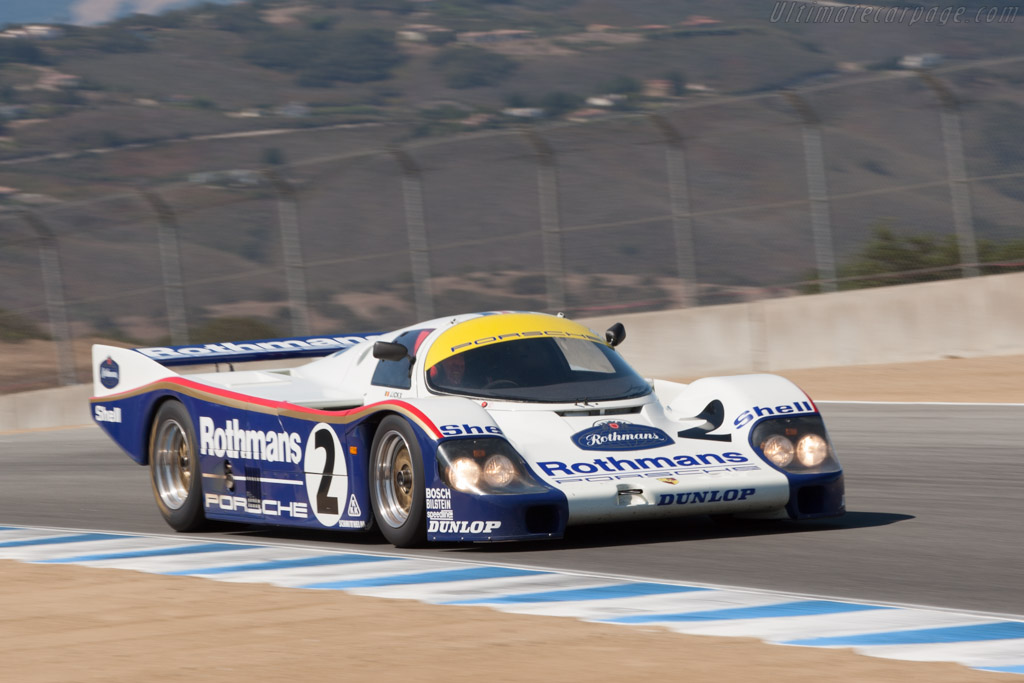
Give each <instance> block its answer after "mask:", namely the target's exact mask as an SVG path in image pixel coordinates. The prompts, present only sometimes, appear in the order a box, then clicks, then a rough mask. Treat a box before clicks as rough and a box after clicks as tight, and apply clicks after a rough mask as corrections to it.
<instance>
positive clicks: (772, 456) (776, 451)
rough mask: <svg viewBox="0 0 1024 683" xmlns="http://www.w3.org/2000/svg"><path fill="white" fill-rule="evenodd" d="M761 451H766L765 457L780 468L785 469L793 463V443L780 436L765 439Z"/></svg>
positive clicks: (775, 435)
mask: <svg viewBox="0 0 1024 683" xmlns="http://www.w3.org/2000/svg"><path fill="white" fill-rule="evenodd" d="M761 450H762V451H764V457H766V458H768V459H769V460H771V461H772V462H773V463H775V464H776V465H777V466H779V467H785V466H786V465H788V464H789V463H791V462H793V442H792V441H790V440H789V439H787V438H786V437H784V436H780V435H779V434H774V435H772V436H769V437H768V438H767V439H765V441H764V443H762V444H761Z"/></svg>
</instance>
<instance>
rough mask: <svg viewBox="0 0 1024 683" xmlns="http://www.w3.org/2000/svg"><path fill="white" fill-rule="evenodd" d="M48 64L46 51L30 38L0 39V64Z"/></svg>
mask: <svg viewBox="0 0 1024 683" xmlns="http://www.w3.org/2000/svg"><path fill="white" fill-rule="evenodd" d="M5 63H17V64H49V63H50V60H49V59H48V58H47V57H46V53H44V52H43V51H42V50H40V49H39V47H38V46H37V45H36V44H35V43H33V42H32V41H30V40H25V39H23V38H5V39H3V40H0V64H5Z"/></svg>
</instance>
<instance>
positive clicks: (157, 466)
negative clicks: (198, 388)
mask: <svg viewBox="0 0 1024 683" xmlns="http://www.w3.org/2000/svg"><path fill="white" fill-rule="evenodd" d="M196 446H197V444H196V433H195V429H193V427H192V418H190V417H189V414H188V410H186V409H185V406H183V405H182V404H181V403H180V402H178V401H167V402H166V403H164V404H163V405H161V406H160V409H159V410H157V413H156V419H155V420H154V421H153V429H152V431H150V435H149V473H150V479H151V480H152V482H153V495H154V496H156V505H157V507H158V508H159V509H160V514H161V515H163V517H164V519H165V520H166V521H167V523H168V524H169V525H171V527H172V528H174V529H176V530H178V531H194V530H196V529H198V528H200V527H201V526H202V525H203V523H204V522H205V521H206V519H205V517H204V515H203V500H202V499H203V491H202V481H201V479H202V476H201V474H200V471H199V451H198V449H197V448H196Z"/></svg>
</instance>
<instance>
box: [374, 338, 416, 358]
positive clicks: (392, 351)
mask: <svg viewBox="0 0 1024 683" xmlns="http://www.w3.org/2000/svg"><path fill="white" fill-rule="evenodd" d="M408 355H409V349H407V348H405V346H403V345H402V344H398V343H396V342H386V341H379V342H374V343H373V357H374V358H376V359H378V360H393V361H399V360H404V359H405V357H406V356H408Z"/></svg>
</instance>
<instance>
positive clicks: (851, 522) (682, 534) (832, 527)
mask: <svg viewBox="0 0 1024 683" xmlns="http://www.w3.org/2000/svg"><path fill="white" fill-rule="evenodd" d="M909 519H914V516H913V515H905V514H899V513H891V512H866V511H865V512H847V513H846V514H845V515H843V516H842V517H835V518H830V519H815V520H805V521H801V522H793V521H789V520H745V519H734V518H727V519H711V518H710V517H703V516H702V517H687V518H682V519H667V520H658V521H654V522H650V521H647V522H618V523H612V524H592V525H587V526H580V527H571V528H570V529H569V530H568V531H567V532H566V535H565V538H563V539H561V540H557V541H531V542H522V543H477V544H473V545H469V546H456V545H452V546H451V549H452V550H455V551H467V552H482V553H487V552H531V551H537V550H544V549H559V550H570V549H576V548H600V547H609V546H619V545H621V546H629V545H642V544H646V543H675V542H684V541H704V540H710V539H726V538H744V537H749V536H774V535H780V534H802V533H809V532H816V531H840V530H845V529H866V528H869V527H876V526H886V525H888V524H895V523H896V522H902V521H906V520H909Z"/></svg>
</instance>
